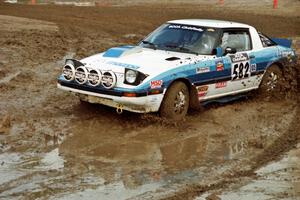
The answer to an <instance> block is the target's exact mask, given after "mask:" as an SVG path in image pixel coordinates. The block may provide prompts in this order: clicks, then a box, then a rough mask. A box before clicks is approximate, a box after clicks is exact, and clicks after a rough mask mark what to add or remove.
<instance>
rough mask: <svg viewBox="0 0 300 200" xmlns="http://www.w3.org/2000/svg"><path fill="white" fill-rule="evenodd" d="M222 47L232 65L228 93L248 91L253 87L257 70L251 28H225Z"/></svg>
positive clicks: (225, 58)
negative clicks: (253, 73)
mask: <svg viewBox="0 0 300 200" xmlns="http://www.w3.org/2000/svg"><path fill="white" fill-rule="evenodd" d="M221 48H222V49H223V52H225V54H224V57H223V60H226V61H227V62H228V63H229V65H230V79H229V80H228V82H227V87H228V88H227V91H228V94H235V93H238V92H243V91H248V90H250V89H252V88H253V82H254V80H255V77H254V76H252V73H251V72H252V71H255V70H256V61H255V56H254V54H253V52H252V41H251V35H250V32H249V29H247V28H235V29H224V30H223V36H222V41H221Z"/></svg>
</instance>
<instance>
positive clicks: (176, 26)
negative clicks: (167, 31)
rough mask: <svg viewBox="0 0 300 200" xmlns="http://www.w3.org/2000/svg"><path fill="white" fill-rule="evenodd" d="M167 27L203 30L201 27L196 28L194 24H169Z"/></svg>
mask: <svg viewBox="0 0 300 200" xmlns="http://www.w3.org/2000/svg"><path fill="white" fill-rule="evenodd" d="M168 28H172V29H185V30H192V31H199V32H203V29H202V28H198V27H195V26H186V25H169V26H168Z"/></svg>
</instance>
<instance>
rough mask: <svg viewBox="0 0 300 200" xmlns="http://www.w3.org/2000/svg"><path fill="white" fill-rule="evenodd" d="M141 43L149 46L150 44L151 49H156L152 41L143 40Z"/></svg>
mask: <svg viewBox="0 0 300 200" xmlns="http://www.w3.org/2000/svg"><path fill="white" fill-rule="evenodd" d="M142 43H143V44H149V45H150V46H152V47H153V49H154V50H156V49H157V47H156V44H154V43H152V42H149V41H146V40H143V41H142Z"/></svg>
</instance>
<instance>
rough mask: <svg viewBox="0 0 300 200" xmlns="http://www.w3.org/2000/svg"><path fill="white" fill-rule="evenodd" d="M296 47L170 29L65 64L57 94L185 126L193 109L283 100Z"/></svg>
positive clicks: (257, 37)
mask: <svg viewBox="0 0 300 200" xmlns="http://www.w3.org/2000/svg"><path fill="white" fill-rule="evenodd" d="M295 61H296V55H295V52H294V51H293V50H292V49H291V41H290V40H287V39H270V38H269V37H267V36H265V35H263V34H262V33H259V32H257V30H256V29H255V28H253V27H252V26H249V25H246V24H241V23H235V22H229V21H218V20H201V19H187V20H174V21H169V22H167V23H165V24H163V25H162V26H160V27H159V28H157V29H156V30H155V31H154V32H152V33H151V34H150V35H148V36H147V37H146V38H145V39H144V40H143V41H141V42H140V43H139V44H138V45H137V46H121V47H114V48H111V49H108V50H107V51H105V52H103V53H99V54H96V55H93V56H90V57H87V58H84V59H82V60H80V61H78V60H74V59H67V60H66V63H65V65H64V67H63V71H62V74H61V75H60V76H59V78H58V88H60V89H63V90H66V91H70V92H73V93H75V94H76V95H78V96H79V98H80V99H81V100H82V101H87V102H90V103H99V104H104V105H107V106H112V107H115V108H117V111H118V112H122V110H123V109H124V110H128V111H132V112H138V113H146V112H158V111H159V112H160V114H161V116H163V117H166V118H172V119H181V118H182V117H184V116H185V115H186V113H187V110H188V108H189V107H192V108H193V107H198V106H199V105H200V104H201V103H202V102H207V101H211V100H214V101H215V100H216V99H220V98H223V97H229V96H233V95H237V94H240V93H245V92H247V91H250V90H254V89H258V88H261V89H262V90H264V91H265V92H269V93H272V92H277V89H278V87H279V86H278V85H279V84H278V82H279V81H280V79H281V78H282V71H281V70H282V68H283V67H287V66H288V65H292V64H294V63H295Z"/></svg>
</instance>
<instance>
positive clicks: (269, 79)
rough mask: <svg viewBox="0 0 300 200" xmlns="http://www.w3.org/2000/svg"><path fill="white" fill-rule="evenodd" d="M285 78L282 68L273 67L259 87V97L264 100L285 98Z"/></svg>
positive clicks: (269, 68) (274, 65)
mask: <svg viewBox="0 0 300 200" xmlns="http://www.w3.org/2000/svg"><path fill="white" fill-rule="evenodd" d="M284 84H285V80H284V76H283V72H282V70H281V69H280V67H279V66H278V65H276V64H273V65H271V66H270V67H268V69H267V70H266V72H265V74H264V76H263V78H262V81H261V83H260V86H259V96H260V97H262V98H276V99H281V98H284V89H285V87H284Z"/></svg>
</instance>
